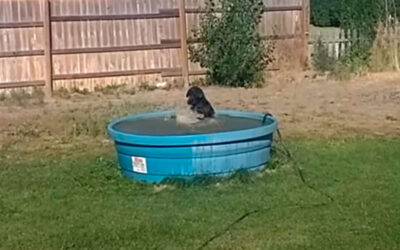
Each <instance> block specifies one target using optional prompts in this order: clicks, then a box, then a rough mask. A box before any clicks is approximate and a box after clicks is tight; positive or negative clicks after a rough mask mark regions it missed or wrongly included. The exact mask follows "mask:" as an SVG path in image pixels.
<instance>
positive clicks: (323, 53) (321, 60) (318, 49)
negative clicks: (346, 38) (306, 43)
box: [312, 39, 335, 73]
mask: <svg viewBox="0 0 400 250" xmlns="http://www.w3.org/2000/svg"><path fill="white" fill-rule="evenodd" d="M312 64H313V67H314V69H315V70H317V71H319V72H322V73H324V72H327V71H332V70H333V68H334V64H335V58H333V57H331V56H330V55H329V51H328V48H327V47H326V46H325V44H323V43H322V40H321V39H319V40H318V41H317V43H316V44H315V45H314V53H313V55H312Z"/></svg>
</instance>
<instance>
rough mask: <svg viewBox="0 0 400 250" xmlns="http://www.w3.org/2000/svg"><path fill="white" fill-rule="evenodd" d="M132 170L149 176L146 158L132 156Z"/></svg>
mask: <svg viewBox="0 0 400 250" xmlns="http://www.w3.org/2000/svg"><path fill="white" fill-rule="evenodd" d="M132 169H133V172H137V173H141V174H147V163H146V158H143V157H137V156H132Z"/></svg>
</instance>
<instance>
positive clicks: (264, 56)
mask: <svg viewBox="0 0 400 250" xmlns="http://www.w3.org/2000/svg"><path fill="white" fill-rule="evenodd" d="M220 4H221V9H222V13H221V14H220V15H219V14H217V13H216V3H215V2H214V0H207V2H206V14H205V15H204V16H203V17H202V20H201V23H200V27H199V28H198V29H195V30H193V38H194V39H195V40H198V41H200V42H201V43H197V44H194V45H191V46H189V50H190V59H191V61H192V62H195V63H200V65H201V66H202V67H204V68H207V77H208V78H209V80H210V82H212V83H213V84H217V85H225V86H233V87H249V86H251V85H252V84H254V83H257V82H260V81H262V80H263V71H264V70H265V68H266V67H267V65H268V64H269V63H271V62H272V61H273V58H272V52H273V46H272V45H271V44H269V43H267V42H265V41H264V40H263V39H262V37H261V36H260V34H259V33H258V24H259V23H260V20H261V18H262V12H263V6H264V5H263V1H262V0H246V1H243V0H221V1H220Z"/></svg>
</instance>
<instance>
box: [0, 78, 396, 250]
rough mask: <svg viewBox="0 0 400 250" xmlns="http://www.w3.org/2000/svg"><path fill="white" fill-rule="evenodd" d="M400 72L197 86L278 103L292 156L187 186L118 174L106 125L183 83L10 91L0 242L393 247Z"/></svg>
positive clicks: (2, 129) (221, 103)
mask: <svg viewBox="0 0 400 250" xmlns="http://www.w3.org/2000/svg"><path fill="white" fill-rule="evenodd" d="M399 80H400V78H399V76H398V75H396V74H374V75H370V76H364V77H362V78H357V79H354V80H352V81H347V82H336V81H329V80H326V79H319V78H315V79H314V78H313V77H312V76H310V75H304V74H303V73H302V74H283V73H279V74H276V75H274V76H273V77H271V78H270V80H269V81H268V83H267V84H266V86H264V87H262V88H254V89H241V88H238V89H231V88H219V87H206V88H204V89H205V92H206V94H207V96H209V99H210V101H211V102H212V103H213V104H214V106H215V107H217V108H229V109H245V110H251V111H258V112H266V111H269V112H271V113H273V114H274V115H276V116H277V118H278V119H279V122H280V128H281V131H282V133H283V136H284V141H285V143H286V144H287V145H288V147H289V149H290V150H291V151H292V152H293V154H294V157H293V160H291V159H288V158H287V157H285V156H284V155H282V154H280V153H276V154H275V155H274V158H273V161H272V163H271V164H270V168H268V169H267V170H265V171H264V172H262V173H258V174H239V175H237V176H234V177H232V178H230V179H227V180H218V181H211V180H205V181H203V182H202V181H199V182H196V183H194V184H192V185H188V184H186V185H184V184H182V183H172V184H168V185H147V184H140V183H135V182H132V181H130V180H128V179H126V178H124V177H123V176H122V175H121V174H120V172H119V171H118V163H117V161H116V156H115V152H114V147H113V144H112V142H111V141H110V140H109V139H108V137H107V134H106V130H105V128H106V125H107V123H108V122H109V121H110V120H111V119H113V118H117V117H120V116H123V115H127V114H134V113H140V112H145V111H150V110H159V109H166V108H176V107H181V106H182V105H184V104H185V103H184V102H185V100H184V93H185V90H184V89H171V90H155V91H139V92H138V91H136V93H135V94H133V91H126V90H123V89H119V88H113V89H112V88H110V89H104V90H103V91H98V92H96V93H89V94H86V93H62V94H60V93H58V95H59V96H61V97H56V98H55V99H54V100H52V101H50V102H47V103H42V100H41V97H40V95H38V96H31V99H29V98H21V96H19V95H18V93H14V95H13V99H6V98H4V100H2V101H1V107H0V113H1V114H2V115H1V117H0V119H1V120H0V142H1V143H0V164H1V165H0V223H1V227H0V248H2V249H67V248H77V249H83V248H84V249H121V248H125V249H126V248H128V249H199V248H204V249H399V248H400V236H399V233H398V232H400V213H399V209H400V200H399V199H398V197H399V190H400V184H399V182H398V180H399V178H400V150H399V148H400V139H399V135H400V126H399V119H400V108H399V107H400V86H399V84H398V82H399ZM277 146H278V147H279V146H280V144H279V143H278V145H277ZM299 168H300V169H301V171H302V174H303V177H304V178H305V183H304V182H303V181H302V178H301V177H302V176H301V175H300V174H299V171H298V169H299ZM310 187H311V188H310Z"/></svg>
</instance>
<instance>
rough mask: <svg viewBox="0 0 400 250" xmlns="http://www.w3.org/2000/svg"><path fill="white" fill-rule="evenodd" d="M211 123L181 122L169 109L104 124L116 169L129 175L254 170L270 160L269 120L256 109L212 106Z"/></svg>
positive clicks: (157, 178) (150, 177)
mask: <svg viewBox="0 0 400 250" xmlns="http://www.w3.org/2000/svg"><path fill="white" fill-rule="evenodd" d="M216 113H217V118H216V119H215V121H214V122H209V121H208V122H207V121H206V122H204V123H199V124H198V125H195V126H193V125H183V124H179V123H177V122H176V120H175V119H174V118H173V117H174V114H175V113H174V111H162V112H153V113H146V114H140V115H135V116H130V117H124V118H122V119H118V120H116V121H113V122H111V123H110V124H109V126H108V133H109V135H110V137H111V138H112V139H113V140H114V141H115V147H116V151H117V154H118V160H119V164H120V167H121V171H122V172H123V173H124V174H125V175H126V176H128V177H129V178H131V179H134V180H139V181H145V182H152V183H159V182H162V181H163V180H165V179H166V178H168V179H171V178H192V177H195V176H199V175H227V174H231V173H233V172H235V171H238V170H245V169H247V170H257V169H261V168H263V167H265V166H266V164H267V162H268V160H269V158H270V150H271V144H272V139H273V133H274V132H275V131H276V129H277V121H276V119H275V118H273V117H270V116H268V117H267V116H265V115H264V114H261V113H251V112H243V111H230V110H217V112H216Z"/></svg>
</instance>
